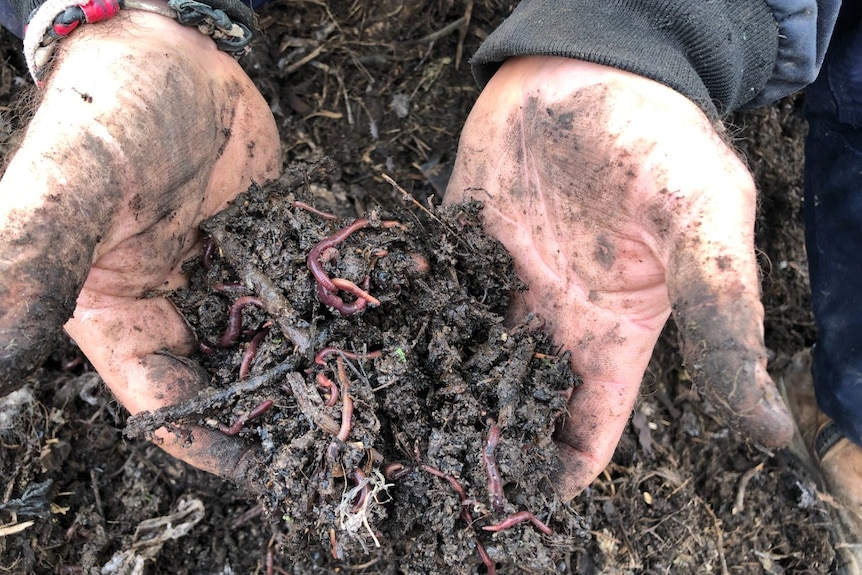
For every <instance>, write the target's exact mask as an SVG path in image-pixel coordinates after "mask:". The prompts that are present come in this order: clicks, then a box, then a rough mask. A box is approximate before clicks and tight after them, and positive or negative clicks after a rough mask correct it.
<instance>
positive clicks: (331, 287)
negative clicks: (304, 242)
mask: <svg viewBox="0 0 862 575" xmlns="http://www.w3.org/2000/svg"><path fill="white" fill-rule="evenodd" d="M369 223H371V222H370V221H369V220H368V219H367V218H360V219H358V220H356V221H355V222H353V223H352V224H350V225H349V226H346V227H344V228H341V229H340V230H338V231H337V232H335V233H334V234H332V235H331V236H328V237H326V238H323V239H322V240H321V241H320V242H319V243H317V245H315V246H314V247H313V248H311V251H309V252H308V258H307V260H306V262H307V264H308V271H310V272H311V275H313V276H314V279H315V280H317V283H318V284H320V285H321V286H323V287H324V288H326V290H328V291H329V292H336V291H338V288H337V287H335V284H334V283H332V280H331V279H329V275H328V274H327V273H326V271H325V270H324V269H323V266H322V265H321V263H320V254H321V253H322V252H323V250H325V249H327V248H334V247H335V246H337V245H338V244H340V243H341V242H343V241H344V240H346V239H347V238H349V237H350V235H351V234H353V232H355V231H356V230H361V229H362V228H364V227H367V226H368V224H369Z"/></svg>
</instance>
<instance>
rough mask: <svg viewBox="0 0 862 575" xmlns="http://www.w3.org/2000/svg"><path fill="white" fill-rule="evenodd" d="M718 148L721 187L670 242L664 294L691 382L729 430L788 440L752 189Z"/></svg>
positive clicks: (769, 443)
mask: <svg viewBox="0 0 862 575" xmlns="http://www.w3.org/2000/svg"><path fill="white" fill-rule="evenodd" d="M725 151H726V154H725V158H724V166H723V167H724V170H723V174H722V175H723V176H724V178H723V179H720V180H718V179H716V180H713V181H722V182H723V185H724V186H727V187H725V188H724V189H721V190H715V191H713V192H712V193H706V194H703V196H701V198H700V200H699V201H700V202H701V203H700V205H699V206H697V209H696V210H694V211H693V213H694V214H695V215H694V217H693V218H691V219H690V220H688V221H686V222H683V223H682V225H681V227H680V228H678V229H679V233H678V235H676V237H675V240H674V241H673V242H672V243H671V245H670V246H669V247H670V255H669V261H668V273H667V286H668V296H669V299H670V301H671V306H672V310H673V311H672V313H673V318H674V320H675V322H676V324H677V327H678V329H679V333H680V339H681V342H680V347H681V351H682V355H683V358H684V361H685V366H686V368H687V369H688V371H689V374H690V375H691V377H692V381H693V382H694V383H695V385H697V386H698V389H699V390H700V391H701V392H702V393H703V394H704V395H705V396H706V398H707V399H708V400H709V401H710V402H711V403H712V404H713V405H714V406H715V407H716V408H718V409H719V411H720V412H721V414H722V416H723V417H724V418H725V419H726V420H727V422H728V423H729V424H730V425H731V426H732V427H735V428H736V429H737V430H738V431H739V432H741V433H742V434H743V435H745V436H746V437H748V438H749V439H751V440H752V441H754V442H755V443H758V444H760V445H762V446H764V447H768V448H776V447H781V446H784V445H786V444H787V443H789V441H790V439H791V437H792V434H793V427H792V420H791V417H790V415H789V413H788V411H787V408H786V407H785V405H784V403H783V401H782V400H781V398H780V396H779V395H778V392H777V390H776V387H775V385H774V384H773V382H772V380H771V379H770V377H769V374H768V373H767V371H766V359H767V355H766V347H765V344H764V340H763V313H764V312H763V305H762V304H761V301H760V287H759V286H760V284H759V276H758V267H757V261H756V257H755V252H754V249H753V246H754V218H755V213H756V198H755V188H754V183H753V181H752V179H751V176H750V175H749V174H748V171H747V170H746V169H745V167H744V166H743V165H742V164H741V162H740V161H739V160H738V159H737V158H736V156H735V155H734V154H733V153H732V152H731V151H730V150H729V149H726V148H725ZM729 174H730V179H728V175H729ZM702 181H703V180H702ZM705 181H709V180H708V179H707V180H705Z"/></svg>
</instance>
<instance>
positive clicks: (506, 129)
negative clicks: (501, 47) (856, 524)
mask: <svg viewBox="0 0 862 575" xmlns="http://www.w3.org/2000/svg"><path fill="white" fill-rule="evenodd" d="M467 198H475V199H478V200H481V201H482V202H484V204H485V209H484V212H483V213H484V220H485V228H486V230H487V231H488V232H489V233H490V234H491V235H493V236H495V237H497V238H498V239H499V240H500V241H502V243H503V244H504V245H505V246H506V248H507V249H508V250H509V252H510V253H511V254H512V256H513V257H514V259H515V266H516V270H517V272H518V274H519V275H520V277H521V278H522V279H523V280H524V281H525V282H526V283H527V285H528V287H529V289H528V291H526V292H524V293H523V294H522V295H521V296H519V298H520V299H519V301H517V302H516V304H515V305H516V307H517V308H518V309H519V313H520V312H523V311H524V310H530V311H532V312H535V313H537V314H538V315H539V316H540V317H541V318H543V319H544V320H545V322H546V327H547V329H548V330H549V331H550V333H551V335H552V336H553V338H554V340H555V342H556V343H557V344H559V345H561V346H563V347H564V348H565V349H568V350H570V351H571V353H572V366H573V368H574V371H575V372H576V373H577V374H579V375H580V376H581V377H582V379H583V384H582V385H581V386H579V387H577V388H576V389H575V390H574V391H573V393H572V395H571V398H570V400H569V413H568V416H567V417H566V419H565V422H564V423H563V424H562V426H561V427H560V429H559V430H558V433H557V443H558V446H559V448H560V451H561V462H562V471H561V474H560V483H559V485H560V493H561V495H562V496H563V497H564V498H565V499H569V498H572V497H574V496H575V495H576V494H577V493H579V492H580V491H581V490H583V489H584V488H585V487H586V486H588V485H589V484H590V483H591V482H592V481H593V479H595V478H596V477H597V476H598V474H599V473H601V471H602V470H603V469H604V467H605V466H606V465H607V463H608V462H609V461H610V459H611V457H612V455H613V452H614V449H615V447H616V444H617V442H618V440H619V438H620V436H621V434H622V432H623V430H624V428H625V426H626V423H627V421H628V418H629V416H630V414H631V412H632V408H633V405H634V402H635V400H636V398H637V394H638V389H639V387H640V384H641V380H642V378H643V374H644V371H645V369H646V367H647V364H648V363H649V360H650V356H651V353H652V350H653V347H654V345H655V342H656V341H657V339H658V337H659V335H660V332H661V330H662V328H663V326H664V323H665V321H666V320H667V318H668V316H669V315H670V314H673V317H674V320H675V321H676V323H677V325H678V327H679V332H680V336H681V347H682V353H683V357H684V360H685V364H686V367H687V369H688V371H689V373H690V374H691V376H692V379H693V381H694V383H695V384H696V385H697V386H699V389H700V390H701V391H702V392H704V393H705V394H706V395H707V397H708V398H709V399H710V400H711V401H712V402H713V403H714V404H715V405H716V406H717V407H719V409H720V410H721V411H722V412H723V414H724V416H726V418H727V419H728V421H729V422H731V423H733V424H736V427H737V428H738V429H740V430H741V431H742V432H743V433H744V434H745V435H747V436H748V437H749V438H750V439H751V440H752V441H754V442H756V443H759V444H761V445H763V446H767V447H776V446H780V445H783V444H785V443H786V442H788V441H789V439H790V436H791V422H790V419H789V415H788V413H787V411H786V409H785V406H784V404H783V403H782V402H781V400H780V398H779V396H778V395H777V393H776V391H775V388H774V386H773V384H772V381H771V380H770V378H769V376H768V374H767V372H766V350H765V347H764V342H763V327H762V322H763V307H762V305H761V303H760V289H759V281H758V269H757V263H756V259H755V254H754V218H755V210H756V194H755V187H754V183H753V181H752V178H751V176H750V174H749V172H748V171H747V169H746V168H745V166H744V165H743V163H742V162H741V161H740V160H739V158H738V157H737V156H736V155H735V154H734V152H733V151H732V150H731V149H730V148H729V147H728V146H727V145H726V144H725V142H724V141H723V139H722V137H721V136H720V135H719V134H718V133H717V131H716V129H715V127H714V126H713V124H712V123H711V122H710V120H709V119H708V118H707V117H706V116H705V115H704V113H703V112H701V110H700V109H699V108H698V107H697V106H696V105H695V104H694V103H692V102H691V101H689V100H688V99H686V98H685V97H684V96H682V95H680V94H679V93H677V92H675V91H674V90H672V89H670V88H667V87H665V86H664V85H662V84H659V83H657V82H654V81H651V80H648V79H645V78H642V77H639V76H636V75H633V74H629V73H626V72H622V71H619V70H615V69H612V68H607V67H604V66H599V65H596V64H590V63H586V62H581V61H577V60H572V59H564V58H556V57H539V56H534V57H523V58H514V59H510V60H508V61H506V62H505V63H504V64H503V66H502V67H501V68H500V70H499V71H498V72H497V73H496V74H495V75H494V76H493V78H492V79H491V81H490V82H489V84H488V85H487V86H486V87H485V89H484V90H483V92H482V93H481V95H480V97H479V99H478V101H477V103H476V105H475V107H474V108H473V111H472V112H471V114H470V117H469V119H468V121H467V123H466V124H465V126H464V130H463V132H462V135H461V142H460V145H459V149H458V157H457V161H456V167H455V171H454V173H453V176H452V179H451V180H450V183H449V188H448V191H447V194H446V201H447V202H457V201H463V200H465V199H467Z"/></svg>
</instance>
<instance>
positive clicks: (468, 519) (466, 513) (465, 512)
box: [421, 463, 473, 525]
mask: <svg viewBox="0 0 862 575" xmlns="http://www.w3.org/2000/svg"><path fill="white" fill-rule="evenodd" d="M421 467H422V470H423V471H426V472H427V473H430V474H431V475H434V476H435V477H439V478H441V479H445V480H446V481H448V482H449V485H451V486H452V489H454V490H455V492H456V493H457V494H458V497H459V498H460V502H461V519H463V520H464V523H466V524H467V525H470V524H471V523H473V517H472V516H471V515H470V510H469V509H467V506H466V505H465V504H464V503H465V502H466V501H467V493H466V492H465V491H464V488H463V487H461V484H460V483H458V480H457V479H455V478H454V477H452V476H451V475H446V474H445V473H443V472H442V471H440V470H439V469H437V468H436V467H431V466H430V465H428V464H427V463H423V464H422V466H421Z"/></svg>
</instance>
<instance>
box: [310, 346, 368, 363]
mask: <svg viewBox="0 0 862 575" xmlns="http://www.w3.org/2000/svg"><path fill="white" fill-rule="evenodd" d="M333 353H337V354H339V355H343V356H344V357H346V358H347V359H353V360H356V359H377V358H378V357H380V356H382V355H383V352H382V351H380V350H377V351H369V352H368V353H361V354H360V353H353V352H352V351H345V350H343V349H339V348H337V347H324V348H323V349H321V350H320V351H318V352H317V353H316V354H315V356H314V363H316V364H317V365H326V357H327V356H329V355H332V354H333Z"/></svg>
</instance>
